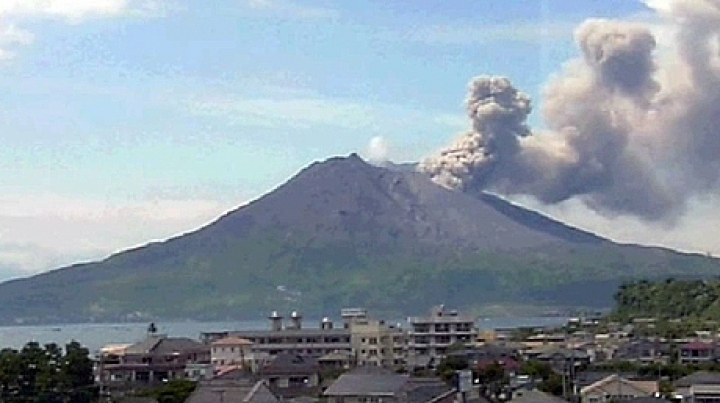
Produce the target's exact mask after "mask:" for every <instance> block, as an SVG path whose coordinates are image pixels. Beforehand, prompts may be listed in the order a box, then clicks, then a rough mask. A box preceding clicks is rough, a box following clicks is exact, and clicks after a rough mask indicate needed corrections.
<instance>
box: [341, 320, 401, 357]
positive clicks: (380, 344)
mask: <svg viewBox="0 0 720 403" xmlns="http://www.w3.org/2000/svg"><path fill="white" fill-rule="evenodd" d="M342 316H343V320H344V322H345V323H346V325H347V326H348V327H349V328H350V344H351V347H352V351H353V353H354V355H355V360H356V363H357V365H359V366H365V365H370V366H377V367H385V368H399V367H402V366H404V365H405V356H406V349H405V332H404V331H403V329H402V326H400V325H392V324H388V323H386V322H385V321H384V320H375V319H371V318H369V317H368V315H367V311H366V310H365V309H363V308H353V309H347V310H345V309H344V310H343V311H342Z"/></svg>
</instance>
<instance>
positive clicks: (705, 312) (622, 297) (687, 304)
mask: <svg viewBox="0 0 720 403" xmlns="http://www.w3.org/2000/svg"><path fill="white" fill-rule="evenodd" d="M615 302H616V304H617V305H616V307H615V310H614V312H613V315H612V316H613V317H614V318H616V319H629V318H633V317H635V318H638V317H643V318H649V317H652V318H657V319H680V318H697V319H715V320H719V319H720V279H717V278H715V279H711V280H676V279H667V280H664V281H657V282H650V281H645V280H643V281H634V282H630V283H626V284H624V285H622V286H621V287H620V289H619V290H618V292H617V293H616V294H615Z"/></svg>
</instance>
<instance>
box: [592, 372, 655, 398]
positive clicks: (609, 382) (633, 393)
mask: <svg viewBox="0 0 720 403" xmlns="http://www.w3.org/2000/svg"><path fill="white" fill-rule="evenodd" d="M659 391H660V389H659V385H658V383H657V382H655V381H631V380H628V379H625V378H622V377H620V376H617V375H610V376H608V377H607V378H605V379H602V380H600V381H597V382H595V383H593V384H591V385H588V386H586V387H584V388H582V389H581V390H580V401H581V402H582V403H608V402H617V401H625V400H630V399H636V398H639V397H652V396H655V395H656V394H657V393H658V392H659Z"/></svg>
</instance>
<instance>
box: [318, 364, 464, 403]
mask: <svg viewBox="0 0 720 403" xmlns="http://www.w3.org/2000/svg"><path fill="white" fill-rule="evenodd" d="M323 395H324V396H325V397H326V398H327V401H328V403H370V402H373V403H380V402H382V403H452V402H454V401H455V398H456V396H457V391H456V390H455V389H452V388H449V387H448V386H447V384H445V383H444V382H443V381H441V380H440V379H434V378H430V379H427V378H424V379H423V378H412V377H410V376H408V375H401V374H397V373H394V372H392V371H390V370H387V369H385V368H380V367H371V366H366V367H358V368H356V369H354V370H352V371H350V372H348V373H345V374H343V375H341V376H340V377H339V378H338V379H337V380H336V381H335V382H333V383H332V384H331V385H330V386H329V387H328V388H327V390H326V391H325V392H324V393H323Z"/></svg>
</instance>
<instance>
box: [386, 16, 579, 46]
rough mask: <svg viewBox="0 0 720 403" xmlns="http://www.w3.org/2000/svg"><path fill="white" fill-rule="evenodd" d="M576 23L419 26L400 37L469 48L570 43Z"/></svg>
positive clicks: (544, 22) (432, 43)
mask: <svg viewBox="0 0 720 403" xmlns="http://www.w3.org/2000/svg"><path fill="white" fill-rule="evenodd" d="M577 25H578V22H577V21H546V20H538V21H536V22H535V21H533V22H524V23H512V24H495V25H430V26H419V27H416V28H413V29H412V30H409V31H406V32H404V33H402V34H400V38H401V39H405V40H410V41H414V42H423V43H427V44H431V45H472V44H485V43H492V42H499V41H511V42H525V43H545V42H551V41H557V40H572V37H573V36H572V35H573V31H574V30H575V27H576V26H577Z"/></svg>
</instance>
